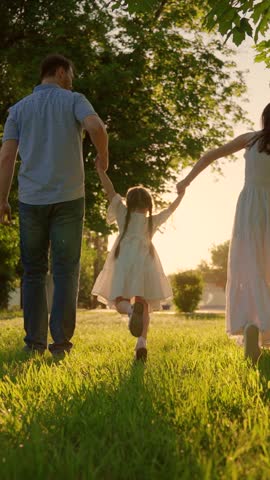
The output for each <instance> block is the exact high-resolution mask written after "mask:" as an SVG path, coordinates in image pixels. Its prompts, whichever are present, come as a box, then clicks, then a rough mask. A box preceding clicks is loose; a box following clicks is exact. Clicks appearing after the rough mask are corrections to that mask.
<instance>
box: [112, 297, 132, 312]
mask: <svg viewBox="0 0 270 480" xmlns="http://www.w3.org/2000/svg"><path fill="white" fill-rule="evenodd" d="M115 308H116V310H117V311H118V312H119V313H121V314H126V315H130V314H131V311H132V307H131V305H130V299H129V298H123V297H117V298H116V299H115Z"/></svg>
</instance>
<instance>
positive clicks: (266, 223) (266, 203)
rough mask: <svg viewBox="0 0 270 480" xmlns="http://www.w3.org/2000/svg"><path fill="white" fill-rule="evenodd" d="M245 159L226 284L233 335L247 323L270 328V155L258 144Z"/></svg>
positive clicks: (229, 320) (262, 328) (228, 324)
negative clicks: (243, 178)
mask: <svg viewBox="0 0 270 480" xmlns="http://www.w3.org/2000/svg"><path fill="white" fill-rule="evenodd" d="M245 161H246V164H245V184H244V188H243V190H242V192H241V193H240V196H239V199H238V203H237V207H236V213H235V220H234V226H233V232H232V239H231V244H230V251H229V260H228V281H227V287H226V296H227V302H226V303H227V306H226V310H227V311H226V318H227V331H228V333H230V334H233V335H236V334H242V333H243V329H244V327H245V325H246V324H247V323H254V324H255V325H257V327H258V328H259V330H260V331H261V332H265V333H267V332H270V155H267V154H266V153H264V152H262V153H260V152H258V149H257V144H255V145H253V146H252V147H251V148H250V149H247V150H246V152H245ZM266 336H267V335H266ZM269 339H270V338H269Z"/></svg>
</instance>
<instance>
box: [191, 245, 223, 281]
mask: <svg viewBox="0 0 270 480" xmlns="http://www.w3.org/2000/svg"><path fill="white" fill-rule="evenodd" d="M229 246H230V242H229V240H227V241H226V242H224V243H221V244H220V245H214V246H213V247H212V248H211V250H210V252H211V264H210V265H209V264H208V263H207V262H206V261H205V260H202V261H201V263H200V264H199V265H198V267H197V270H198V271H199V272H200V273H201V275H202V277H203V280H204V281H205V282H210V283H215V284H216V285H218V286H219V287H222V288H223V289H224V290H225V287H226V283H227V263H228V254H229Z"/></svg>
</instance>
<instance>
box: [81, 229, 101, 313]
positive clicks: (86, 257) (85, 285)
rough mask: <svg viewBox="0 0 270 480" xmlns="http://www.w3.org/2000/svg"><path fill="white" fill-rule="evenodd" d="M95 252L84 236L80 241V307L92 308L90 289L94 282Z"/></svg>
mask: <svg viewBox="0 0 270 480" xmlns="http://www.w3.org/2000/svg"><path fill="white" fill-rule="evenodd" d="M96 257H97V252H96V251H95V250H94V249H93V248H92V247H91V245H89V242H88V241H87V239H86V238H85V237H84V238H83V241H82V253H81V269H80V285H79V295H78V305H79V307H82V308H92V303H93V297H92V295H91V290H92V288H93V284H94V262H95V259H96Z"/></svg>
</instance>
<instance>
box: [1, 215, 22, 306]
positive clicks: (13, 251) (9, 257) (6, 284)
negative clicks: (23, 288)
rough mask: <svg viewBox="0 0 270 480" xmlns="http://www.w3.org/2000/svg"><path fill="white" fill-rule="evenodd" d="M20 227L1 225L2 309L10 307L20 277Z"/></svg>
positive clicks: (16, 224) (16, 225)
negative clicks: (10, 298)
mask: <svg viewBox="0 0 270 480" xmlns="http://www.w3.org/2000/svg"><path fill="white" fill-rule="evenodd" d="M19 258H20V252H19V229H18V222H17V221H16V223H15V224H14V225H0V285H1V288H0V309H4V308H7V307H8V300H9V295H10V293H11V292H12V291H13V290H14V288H15V282H16V280H17V279H18V264H19Z"/></svg>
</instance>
